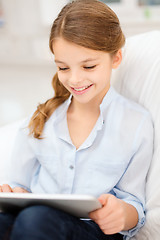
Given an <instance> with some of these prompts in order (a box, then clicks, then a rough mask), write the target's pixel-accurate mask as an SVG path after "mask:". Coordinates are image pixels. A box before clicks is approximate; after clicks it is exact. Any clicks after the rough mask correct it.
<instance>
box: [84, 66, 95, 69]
mask: <svg viewBox="0 0 160 240" xmlns="http://www.w3.org/2000/svg"><path fill="white" fill-rule="evenodd" d="M95 67H96V65H93V66H89V67H84V69H93V68H95Z"/></svg>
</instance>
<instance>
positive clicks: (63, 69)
mask: <svg viewBox="0 0 160 240" xmlns="http://www.w3.org/2000/svg"><path fill="white" fill-rule="evenodd" d="M58 69H59V71H66V70H68V69H69V68H61V67H58Z"/></svg>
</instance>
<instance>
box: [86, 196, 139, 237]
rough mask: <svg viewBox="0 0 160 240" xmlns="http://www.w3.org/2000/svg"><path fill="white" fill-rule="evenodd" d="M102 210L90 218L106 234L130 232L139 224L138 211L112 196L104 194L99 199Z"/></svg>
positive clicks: (95, 212)
mask: <svg viewBox="0 0 160 240" xmlns="http://www.w3.org/2000/svg"><path fill="white" fill-rule="evenodd" d="M98 200H99V201H100V203H101V204H102V208H101V209H98V210H96V211H93V212H91V213H90V214H89V217H90V218H91V219H92V220H93V221H95V222H96V223H97V224H98V225H99V227H100V228H101V230H102V231H103V232H104V233H105V234H114V233H118V232H121V231H123V230H129V229H131V228H133V227H135V226H136V225H137V223H138V213H137V210H136V209H135V208H134V207H133V206H132V205H130V204H127V203H125V202H124V201H123V200H120V199H118V198H116V197H115V196H113V195H111V194H103V195H101V196H100V197H99V199H98Z"/></svg>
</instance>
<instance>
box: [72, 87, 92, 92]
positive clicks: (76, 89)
mask: <svg viewBox="0 0 160 240" xmlns="http://www.w3.org/2000/svg"><path fill="white" fill-rule="evenodd" d="M90 86H91V85H90ZM90 86H87V87H82V88H74V90H75V91H77V92H80V91H83V90H85V89H86V88H89V87H90Z"/></svg>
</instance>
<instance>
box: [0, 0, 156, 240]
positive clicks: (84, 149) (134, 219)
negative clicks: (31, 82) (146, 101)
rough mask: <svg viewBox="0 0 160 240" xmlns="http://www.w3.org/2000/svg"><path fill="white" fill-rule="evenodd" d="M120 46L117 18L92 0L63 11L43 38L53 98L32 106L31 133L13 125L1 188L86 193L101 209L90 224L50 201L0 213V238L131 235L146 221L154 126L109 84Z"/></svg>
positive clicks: (81, 0) (70, 239)
mask: <svg viewBox="0 0 160 240" xmlns="http://www.w3.org/2000/svg"><path fill="white" fill-rule="evenodd" d="M124 42H125V38H124V35H123V33H122V30H121V27H120V24H119V20H118V18H117V16H116V15H115V13H114V12H113V11H112V10H111V9H110V8H109V7H108V6H107V5H105V4H103V3H101V2H99V1H97V0H76V1H73V2H72V3H69V4H67V5H66V6H65V7H64V8H63V9H62V10H61V12H60V13H59V15H58V17H57V19H56V20H55V21H54V23H53V26H52V29H51V34H50V42H49V43H50V49H51V51H52V53H53V54H54V56H55V63H56V65H57V73H56V74H55V76H54V78H53V82H52V83H53V88H54V91H55V95H54V97H53V98H52V99H49V100H48V101H46V102H45V103H44V104H40V105H39V106H38V108H37V110H36V111H35V113H34V115H33V117H32V118H31V120H30V122H29V132H28V130H26V129H25V128H24V126H25V124H24V125H23V127H22V128H21V129H20V130H19V133H18V136H17V141H16V144H15V148H14V152H13V154H12V162H11V171H10V178H11V182H10V183H9V184H4V185H2V186H1V188H0V190H1V192H33V193H62V194H66V193H68V194H91V195H94V196H96V197H97V198H98V199H99V201H100V202H101V204H102V208H101V209H99V210H96V211H94V212H91V213H90V218H91V219H90V221H87V220H82V219H78V218H76V217H73V216H71V215H69V214H67V213H64V212H62V211H59V210H56V209H54V208H50V207H47V206H33V207H28V208H26V209H24V210H22V211H21V212H20V213H17V214H16V215H13V214H8V213H1V214H0V239H7V238H8V239H12V240H17V239H21V240H24V239H27V240H28V239H31V240H32V239H34V240H36V239H44V240H45V239H47V240H53V239H55V240H66V239H67V240H73V239H76V240H82V239H83V240H98V239H99V240H103V239H110V240H111V239H114V240H116V239H129V238H130V237H131V236H133V235H134V234H135V233H136V232H137V231H138V230H139V229H140V228H141V227H142V226H143V224H144V222H145V181H146V175H147V172H148V168H149V165H150V161H151V157H152V146H153V126H152V121H151V118H150V115H149V113H148V112H147V111H146V110H145V109H143V108H142V107H141V106H139V105H138V104H136V103H134V102H131V101H129V100H127V99H125V98H124V97H122V96H121V95H119V94H118V93H117V92H116V91H115V90H114V88H113V87H112V86H111V85H110V78H111V72H112V69H115V68H117V67H118V66H119V64H120V63H121V60H122V52H121V48H122V47H123V45H124ZM29 133H30V134H29ZM15 166H16V167H15Z"/></svg>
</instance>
